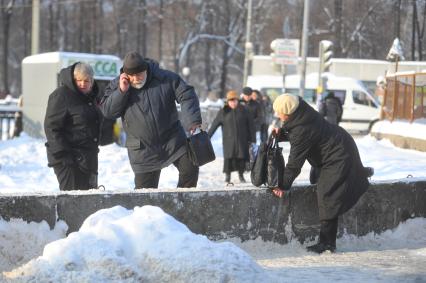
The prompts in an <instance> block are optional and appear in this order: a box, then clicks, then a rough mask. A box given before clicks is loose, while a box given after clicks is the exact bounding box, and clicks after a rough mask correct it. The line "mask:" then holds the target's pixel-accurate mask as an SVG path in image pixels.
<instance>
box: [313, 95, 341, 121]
mask: <svg viewBox="0 0 426 283" xmlns="http://www.w3.org/2000/svg"><path fill="white" fill-rule="evenodd" d="M318 112H319V113H320V114H321V115H322V116H323V117H324V118H325V120H327V121H328V122H329V123H331V124H333V125H338V124H339V123H340V121H341V120H342V114H343V108H342V102H341V101H340V99H339V98H337V97H335V96H334V92H332V91H330V92H329V93H328V95H327V96H326V97H325V99H324V100H323V101H322V102H321V103H320V107H319V110H318Z"/></svg>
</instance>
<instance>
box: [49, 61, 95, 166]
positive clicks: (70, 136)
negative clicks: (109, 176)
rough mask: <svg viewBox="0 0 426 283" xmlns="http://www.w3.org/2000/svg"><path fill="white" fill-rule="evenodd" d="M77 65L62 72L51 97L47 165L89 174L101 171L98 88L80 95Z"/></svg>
mask: <svg viewBox="0 0 426 283" xmlns="http://www.w3.org/2000/svg"><path fill="white" fill-rule="evenodd" d="M75 65H76V64H74V65H72V66H69V67H67V68H65V69H62V70H61V72H60V74H59V79H60V81H61V83H62V86H60V87H58V88H57V89H56V90H55V91H54V92H53V93H52V94H50V96H49V101H48V104H47V110H46V116H45V119H44V131H45V134H46V138H47V143H46V149H47V160H48V166H50V167H54V166H58V165H78V166H79V168H80V169H81V170H82V171H83V172H86V173H89V172H91V173H97V171H98V151H99V150H98V141H99V135H100V132H99V129H100V124H101V117H102V115H101V113H100V111H99V109H98V108H97V104H96V95H97V86H96V84H95V85H94V86H93V90H92V92H91V93H89V94H83V93H81V92H80V91H79V90H78V88H77V86H76V85H75V82H74V79H73V78H74V75H73V73H74V68H75Z"/></svg>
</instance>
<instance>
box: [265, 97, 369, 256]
mask: <svg viewBox="0 0 426 283" xmlns="http://www.w3.org/2000/svg"><path fill="white" fill-rule="evenodd" d="M273 107H274V111H275V112H276V113H277V115H278V116H279V118H280V120H281V121H283V126H282V128H281V129H274V133H275V134H277V135H278V137H279V139H280V140H282V139H283V138H284V136H285V138H286V139H288V141H289V142H290V155H289V157H288V162H287V164H286V167H285V170H284V176H283V185H282V187H280V188H275V189H273V193H274V194H275V195H276V196H278V197H282V196H283V195H284V193H285V191H288V190H289V189H290V187H291V185H292V184H293V181H294V180H295V179H296V177H297V176H298V175H299V174H300V171H301V168H302V166H303V164H304V163H305V160H308V162H309V163H310V164H311V165H312V166H314V167H318V168H320V173H319V179H318V183H317V199H318V208H319V219H320V224H321V228H320V235H319V242H318V243H317V244H315V245H313V246H310V247H308V248H307V249H308V250H309V251H312V252H316V253H322V252H324V251H326V250H329V251H331V252H334V251H335V249H336V236H337V219H338V216H339V215H341V214H343V213H345V212H346V211H348V210H349V209H350V208H351V207H353V206H354V205H355V204H356V202H357V201H358V199H359V198H360V197H361V196H362V194H363V193H364V192H365V191H366V190H367V188H368V186H369V182H368V177H369V176H371V173H372V172H371V171H370V170H369V169H371V168H365V167H364V166H363V165H362V162H361V159H360V156H359V153H358V148H357V146H356V144H355V141H354V140H353V138H352V137H351V136H350V135H349V134H348V133H347V132H346V131H345V130H344V129H342V128H340V127H338V126H336V125H332V124H330V123H327V122H326V121H325V120H324V119H323V118H322V117H321V115H320V114H319V113H318V112H317V111H315V110H314V109H313V108H312V107H310V106H309V105H308V104H307V103H306V102H305V101H304V100H303V99H301V98H300V97H297V96H293V95H290V94H282V95H280V96H279V97H278V98H277V99H276V100H275V101H274V105H273Z"/></svg>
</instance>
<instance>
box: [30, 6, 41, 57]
mask: <svg viewBox="0 0 426 283" xmlns="http://www.w3.org/2000/svg"><path fill="white" fill-rule="evenodd" d="M39 38H40V0H33V14H32V30H31V54H32V55H34V54H38V53H39V47H40V46H39Z"/></svg>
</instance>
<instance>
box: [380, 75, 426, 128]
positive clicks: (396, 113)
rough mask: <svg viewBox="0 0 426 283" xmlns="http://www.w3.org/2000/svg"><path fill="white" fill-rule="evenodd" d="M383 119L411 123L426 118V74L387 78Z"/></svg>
mask: <svg viewBox="0 0 426 283" xmlns="http://www.w3.org/2000/svg"><path fill="white" fill-rule="evenodd" d="M381 117H382V119H386V120H390V121H393V120H395V119H401V120H408V121H410V122H412V121H413V120H415V119H420V118H426V73H412V74H395V75H391V76H387V77H386V89H385V93H384V97H383V105H382V113H381Z"/></svg>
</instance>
